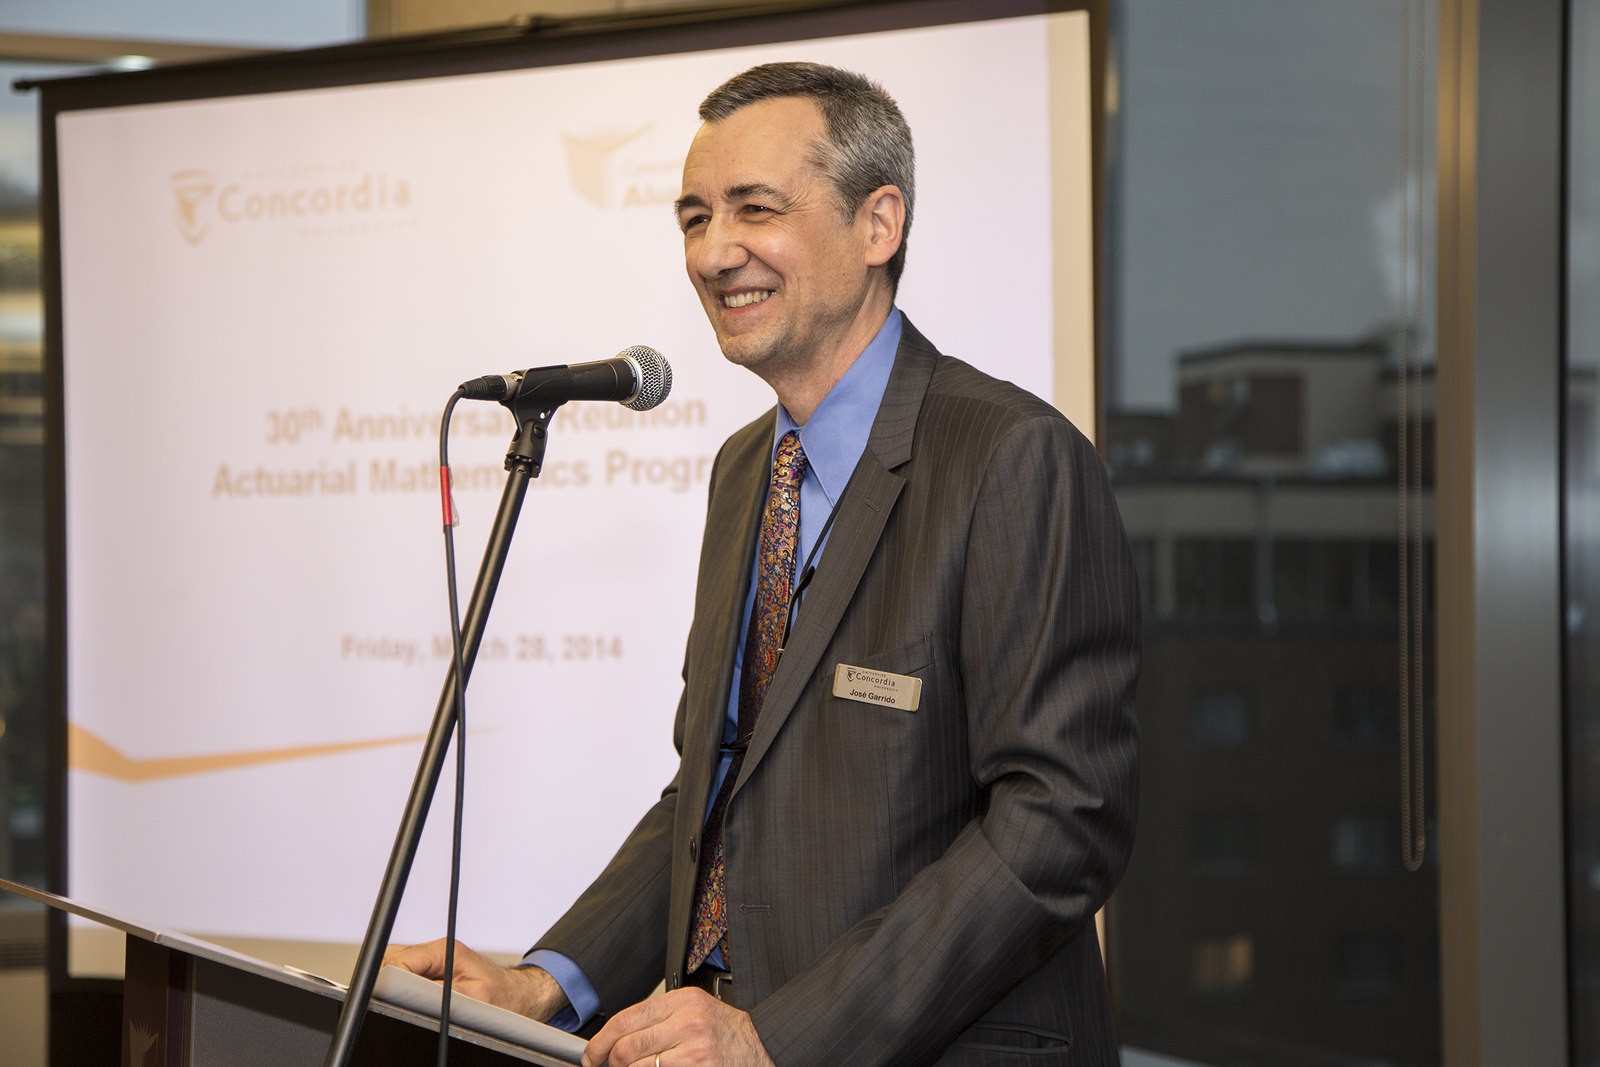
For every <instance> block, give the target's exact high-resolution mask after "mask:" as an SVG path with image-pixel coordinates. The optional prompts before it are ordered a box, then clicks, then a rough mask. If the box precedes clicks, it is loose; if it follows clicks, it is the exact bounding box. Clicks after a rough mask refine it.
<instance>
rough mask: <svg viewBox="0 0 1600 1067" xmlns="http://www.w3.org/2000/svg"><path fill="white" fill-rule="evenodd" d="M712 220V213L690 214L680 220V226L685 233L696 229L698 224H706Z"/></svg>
mask: <svg viewBox="0 0 1600 1067" xmlns="http://www.w3.org/2000/svg"><path fill="white" fill-rule="evenodd" d="M710 221H711V216H710V215H690V216H688V217H686V218H683V219H680V220H679V222H678V226H679V227H680V228H681V229H682V230H683V232H684V233H688V232H689V231H690V230H692V229H694V228H695V227H696V226H704V225H705V224H706V223H707V222H710Z"/></svg>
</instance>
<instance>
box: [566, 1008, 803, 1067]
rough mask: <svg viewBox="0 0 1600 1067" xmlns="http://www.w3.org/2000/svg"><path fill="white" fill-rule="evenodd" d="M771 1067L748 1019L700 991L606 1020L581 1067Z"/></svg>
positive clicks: (624, 1012) (593, 1040)
mask: <svg viewBox="0 0 1600 1067" xmlns="http://www.w3.org/2000/svg"><path fill="white" fill-rule="evenodd" d="M656 1064H660V1067H772V1060H771V1058H770V1057H768V1056H767V1050H766V1049H765V1048H763V1047H762V1045H761V1037H760V1035H758V1034H757V1033H756V1028H755V1025H754V1024H753V1023H751V1022H750V1016H749V1015H748V1014H746V1013H745V1012H742V1011H740V1010H739V1009H738V1008H730V1007H728V1005H726V1004H724V1003H722V1002H721V1001H719V1000H717V999H716V998H715V997H713V996H711V994H709V993H707V992H705V991H704V990H702V989H675V990H673V991H672V992H671V993H663V994H661V995H660V996H659V997H651V998H650V999H649V1000H646V1001H644V1002H643V1003H640V1004H635V1005H634V1006H633V1007H631V1008H628V1009H626V1010H624V1011H619V1012H618V1013H617V1014H615V1015H613V1016H612V1017H611V1021H610V1022H608V1023H606V1025H605V1026H604V1027H603V1028H602V1029H601V1030H600V1032H599V1033H598V1034H595V1035H594V1037H593V1038H591V1039H590V1040H589V1047H588V1048H587V1049H585V1050H584V1053H583V1067H602V1065H604V1067H655V1065H656Z"/></svg>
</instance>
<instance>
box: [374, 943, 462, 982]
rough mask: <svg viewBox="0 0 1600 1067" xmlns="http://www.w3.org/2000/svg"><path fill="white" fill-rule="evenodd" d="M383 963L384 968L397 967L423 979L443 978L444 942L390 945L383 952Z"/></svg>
mask: <svg viewBox="0 0 1600 1067" xmlns="http://www.w3.org/2000/svg"><path fill="white" fill-rule="evenodd" d="M458 950H459V946H458ZM383 963H384V966H386V967H399V968H400V969H401V970H402V971H410V972H411V973H412V974H420V975H421V976H422V977H424V978H434V979H439V978H443V977H444V940H443V939H442V938H441V939H440V940H438V941H429V942H426V943H425V944H421V945H390V946H389V947H388V948H387V949H385V950H384V952H383Z"/></svg>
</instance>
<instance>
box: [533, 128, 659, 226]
mask: <svg viewBox="0 0 1600 1067" xmlns="http://www.w3.org/2000/svg"><path fill="white" fill-rule="evenodd" d="M654 130H655V127H654V124H646V125H644V126H640V127H639V128H638V129H636V130H631V131H625V132H621V133H616V132H612V133H595V134H587V135H585V136H581V137H580V136H578V135H577V134H572V133H563V134H562V135H561V141H562V145H563V147H564V148H565V149H566V156H567V177H568V178H569V179H570V180H571V181H572V188H573V190H574V191H576V192H577V194H578V195H579V196H581V197H583V198H584V199H585V200H587V201H589V203H591V204H593V205H594V206H595V207H598V208H602V209H604V210H607V211H612V210H616V209H617V208H628V207H661V206H663V205H668V204H671V203H672V202H673V201H675V200H677V199H678V187H679V178H680V176H681V174H682V170H683V159H682V157H681V156H675V155H670V154H667V153H662V152H660V151H658V150H657V149H656V147H655V138H654V136H653V134H654Z"/></svg>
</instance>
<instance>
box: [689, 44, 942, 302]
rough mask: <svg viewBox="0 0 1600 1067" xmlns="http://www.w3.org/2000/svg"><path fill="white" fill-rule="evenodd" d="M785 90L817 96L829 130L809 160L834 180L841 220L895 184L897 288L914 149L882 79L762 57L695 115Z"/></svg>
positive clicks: (892, 269)
mask: <svg viewBox="0 0 1600 1067" xmlns="http://www.w3.org/2000/svg"><path fill="white" fill-rule="evenodd" d="M785 97H803V98H805V99H807V100H814V101H816V104H817V107H818V108H819V109H820V110H821V111H822V118H823V122H824V123H825V124H826V126H827V131H828V136H827V139H826V140H825V141H819V142H818V143H817V144H816V145H815V146H814V147H813V149H812V153H811V163H812V165H813V166H815V167H816V168H817V169H818V170H819V171H821V172H822V174H823V176H824V177H825V178H827V180H828V182H829V184H831V185H832V186H833V191H834V198H835V199H836V200H837V202H838V204H839V208H840V210H841V211H842V212H843V213H844V218H845V221H846V222H849V221H850V220H852V219H854V218H855V217H856V211H857V210H858V209H859V208H860V207H861V205H862V204H863V203H864V202H865V201H866V199H867V197H868V196H869V195H870V194H871V193H872V191H873V190H874V189H877V188H879V187H880V186H884V185H893V186H897V187H898V188H899V190H900V193H901V196H902V197H903V198H904V200H905V207H906V218H905V226H904V228H903V229H902V231H901V234H900V248H899V250H897V251H896V252H895V254H894V256H893V257H892V258H891V259H890V260H889V263H888V268H889V284H890V288H891V289H893V290H898V289H899V287H900V275H901V274H902V273H903V272H904V271H905V268H906V239H907V237H909V235H910V233H911V209H912V204H913V202H914V201H915V200H916V153H915V151H914V150H913V149H912V145H911V127H910V126H908V125H907V124H906V117H905V115H903V114H902V113H901V112H900V105H899V104H896V103H895V102H894V98H893V97H891V96H890V95H889V94H888V93H887V92H885V91H884V89H883V86H881V85H879V84H878V83H877V82H874V81H873V80H871V79H870V78H867V77H864V76H863V75H860V74H855V73H852V72H851V71H848V70H840V69H839V68H838V67H828V66H824V65H822V64H820V63H764V64H762V65H761V66H758V67H751V68H750V69H749V70H747V71H745V72H744V73H743V74H736V75H734V76H733V77H732V78H730V79H728V80H727V81H726V82H724V83H723V84H722V85H720V86H718V87H717V88H715V89H713V90H712V91H711V95H709V96H707V97H706V98H705V100H704V101H703V102H702V103H701V104H700V118H701V120H702V121H704V122H721V121H722V120H723V119H725V118H727V117H728V116H729V115H732V114H733V113H734V112H735V111H738V110H739V109H740V108H743V107H747V106H749V105H750V104H754V103H759V102H760V101H763V100H776V99H782V98H785Z"/></svg>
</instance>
